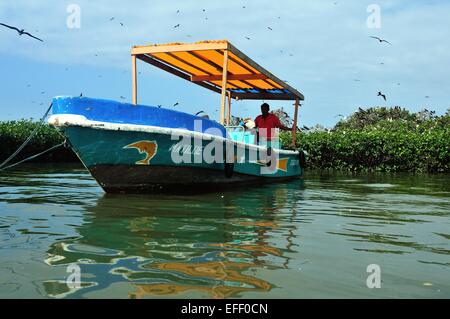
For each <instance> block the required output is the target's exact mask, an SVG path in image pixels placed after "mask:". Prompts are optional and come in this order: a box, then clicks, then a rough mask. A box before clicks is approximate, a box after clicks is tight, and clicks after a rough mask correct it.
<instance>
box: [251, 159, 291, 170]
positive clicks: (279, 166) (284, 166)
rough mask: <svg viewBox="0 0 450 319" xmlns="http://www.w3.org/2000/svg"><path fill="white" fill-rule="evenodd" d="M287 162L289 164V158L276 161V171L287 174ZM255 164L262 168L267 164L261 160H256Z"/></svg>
mask: <svg viewBox="0 0 450 319" xmlns="http://www.w3.org/2000/svg"><path fill="white" fill-rule="evenodd" d="M288 162H289V158H288V157H286V158H280V159H278V160H277V170H279V171H283V172H287V170H288V167H287V164H288ZM256 164H258V165H262V166H264V165H266V164H267V162H266V161H262V160H258V161H257V162H256Z"/></svg>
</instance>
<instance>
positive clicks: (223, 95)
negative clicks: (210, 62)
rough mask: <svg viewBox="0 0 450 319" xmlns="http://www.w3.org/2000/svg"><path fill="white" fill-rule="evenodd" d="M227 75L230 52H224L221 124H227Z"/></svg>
mask: <svg viewBox="0 0 450 319" xmlns="http://www.w3.org/2000/svg"><path fill="white" fill-rule="evenodd" d="M227 74H228V50H224V52H223V69H222V96H221V104H220V124H222V125H224V122H225V100H226V97H227Z"/></svg>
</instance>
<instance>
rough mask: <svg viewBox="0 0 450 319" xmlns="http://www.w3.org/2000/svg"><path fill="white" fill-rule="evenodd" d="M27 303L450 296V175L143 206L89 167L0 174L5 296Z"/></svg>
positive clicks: (314, 184) (356, 178) (336, 181)
mask: <svg viewBox="0 0 450 319" xmlns="http://www.w3.org/2000/svg"><path fill="white" fill-rule="evenodd" d="M72 263H76V264H78V265H79V266H80V269H81V273H82V275H81V277H82V288H80V289H72V290H71V289H69V288H68V286H67V285H66V283H65V279H66V277H67V276H68V275H69V274H68V273H67V272H66V271H67V266H68V265H70V264H72ZM369 264H377V265H379V266H380V268H381V288H380V289H368V288H367V286H366V279H367V276H368V275H369V273H367V272H366V268H367V266H368V265H369ZM14 297H19V298H22V297H26V298H30V297H31V298H106V297H114V298H167V297H171V298H203V297H208V298H242V297H245V298H330V297H338V298H361V297H363V298H365V297H369V298H380V297H394V298H397V297H406V298H409V297H425V298H450V176H448V175H447V176H446V175H436V176H427V175H416V176H414V175H395V176H391V175H353V176H352V175H324V174H322V175H319V174H316V173H308V174H307V175H306V177H305V180H304V182H302V181H295V182H292V183H284V184H276V185H275V184H273V185H267V186H261V187H255V188H248V189H239V190H235V191H228V192H220V193H211V194H204V195H196V196H186V197H182V196H169V195H166V196H161V195H158V196H156V195H153V196H149V195H146V196H141V195H139V196H138V195H132V196H130V195H105V194H104V193H103V192H102V190H101V189H100V187H98V186H97V184H96V182H95V181H94V180H93V179H91V177H90V175H89V174H88V173H87V172H86V171H85V170H83V169H81V168H77V167H59V168H54V167H53V168H50V167H47V168H46V167H43V166H31V167H22V168H21V169H20V170H17V171H13V172H8V173H2V174H1V175H0V298H14Z"/></svg>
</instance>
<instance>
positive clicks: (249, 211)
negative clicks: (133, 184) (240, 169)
mask: <svg viewBox="0 0 450 319" xmlns="http://www.w3.org/2000/svg"><path fill="white" fill-rule="evenodd" d="M302 188H303V182H301V181H294V182H291V183H286V184H271V185H265V186H263V187H252V188H245V189H236V190H228V191H223V192H220V193H217V192H208V193H204V192H203V193H202V195H201V196H192V194H191V195H183V196H177V195H169V194H165V195H161V194H145V195H143V194H138V195H122V194H104V195H103V196H102V197H100V198H99V199H98V200H97V203H96V204H95V205H94V206H90V207H87V209H86V210H87V212H86V214H85V222H84V223H83V225H82V226H80V227H78V229H77V232H78V233H79V235H80V237H79V238H77V239H74V240H67V241H64V242H57V243H54V244H53V245H52V246H51V248H50V249H49V251H48V253H49V254H50V256H52V257H51V258H52V259H51V261H50V262H49V263H50V264H52V265H54V266H62V265H68V264H70V263H77V264H80V265H81V269H82V271H83V273H85V274H86V275H87V276H88V277H89V278H90V281H92V284H91V285H86V287H84V288H83V289H80V290H79V291H73V292H70V294H67V292H66V294H67V296H69V297H81V296H85V294H89V293H93V294H94V295H95V294H96V293H98V295H99V296H105V295H108V294H109V293H112V292H110V291H108V287H109V286H111V285H112V284H117V285H125V286H126V287H127V288H126V289H125V291H124V292H123V295H121V297H131V298H140V297H157V296H161V297H162V296H166V297H181V296H185V297H186V296H191V297H192V296H193V297H213V298H227V297H239V296H241V294H243V293H251V292H256V293H267V292H269V291H270V290H272V289H273V288H274V285H273V284H272V283H271V282H269V281H268V280H266V279H263V278H264V277H263V276H261V275H259V271H261V270H264V269H282V268H287V267H288V266H287V265H288V263H289V258H288V257H286V256H285V253H286V252H289V251H290V250H291V244H290V243H289V241H287V240H286V239H284V244H283V245H281V246H280V245H279V244H274V243H271V242H270V241H269V238H270V234H271V233H273V232H279V233H284V235H282V237H289V231H290V230H289V229H286V227H285V226H286V225H284V221H283V220H284V219H285V218H286V215H288V214H295V212H294V211H293V210H292V205H293V203H296V202H298V200H300V198H301V190H302ZM55 287H57V285H56V286H55V283H53V284H52V283H47V285H46V286H45V289H46V293H47V294H48V295H50V296H66V295H65V294H64V293H61V292H59V293H58V289H59V288H55ZM114 294H115V296H117V294H116V293H114Z"/></svg>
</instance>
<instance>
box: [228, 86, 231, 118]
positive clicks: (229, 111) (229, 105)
mask: <svg viewBox="0 0 450 319" xmlns="http://www.w3.org/2000/svg"><path fill="white" fill-rule="evenodd" d="M230 123H231V92H228V114H227V126H230Z"/></svg>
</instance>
